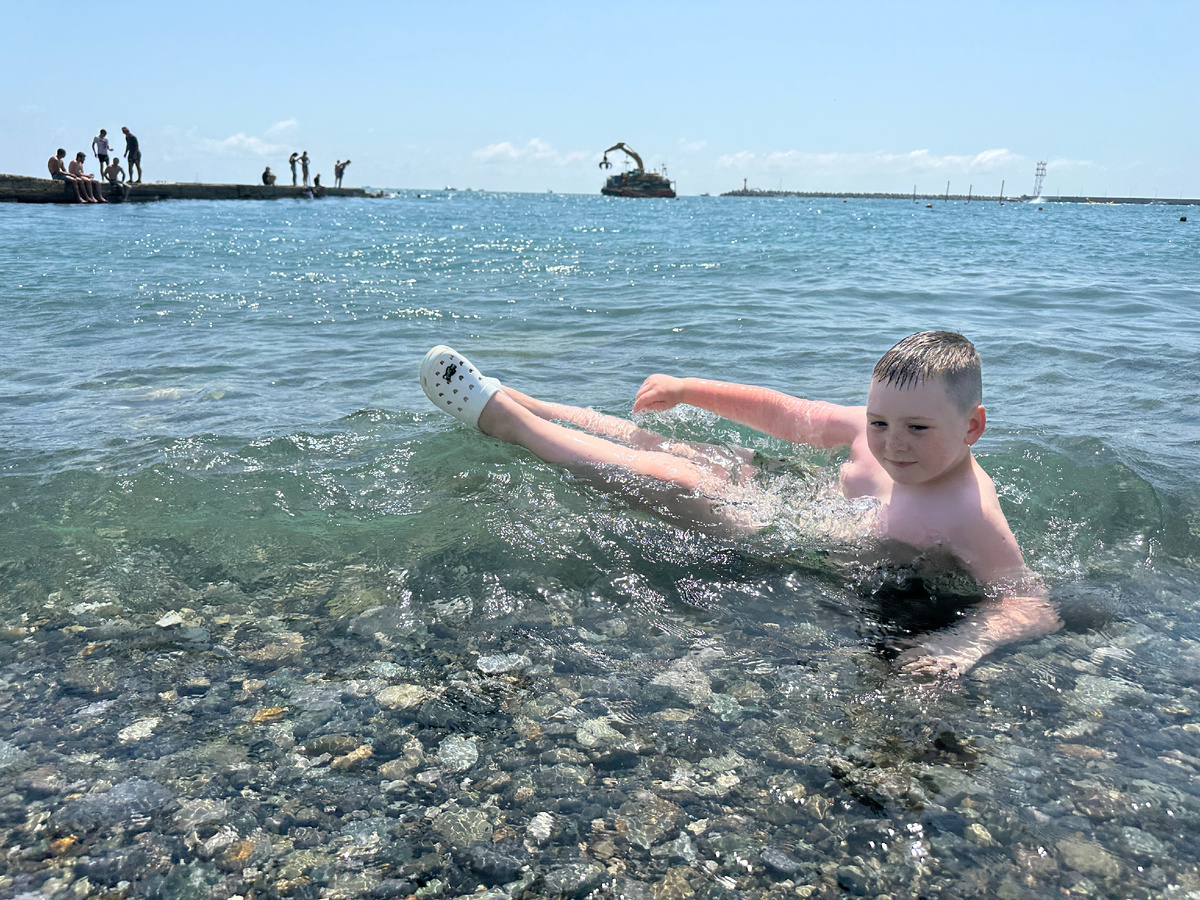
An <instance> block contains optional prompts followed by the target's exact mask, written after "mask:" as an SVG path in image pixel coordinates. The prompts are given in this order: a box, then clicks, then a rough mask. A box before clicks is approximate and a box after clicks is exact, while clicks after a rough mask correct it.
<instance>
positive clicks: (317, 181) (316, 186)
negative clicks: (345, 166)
mask: <svg viewBox="0 0 1200 900" xmlns="http://www.w3.org/2000/svg"><path fill="white" fill-rule="evenodd" d="M320 189H321V173H320V172H318V173H317V174H316V175H314V176H313V190H314V191H318V190H320Z"/></svg>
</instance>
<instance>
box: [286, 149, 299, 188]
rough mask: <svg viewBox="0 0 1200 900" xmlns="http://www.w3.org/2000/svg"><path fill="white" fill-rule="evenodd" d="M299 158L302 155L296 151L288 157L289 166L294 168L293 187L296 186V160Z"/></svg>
mask: <svg viewBox="0 0 1200 900" xmlns="http://www.w3.org/2000/svg"><path fill="white" fill-rule="evenodd" d="M299 158H300V154H299V153H297V152H296V151H295V150H293V151H292V155H291V156H289V157H288V165H289V166H291V167H292V187H295V186H296V160H298V159H299Z"/></svg>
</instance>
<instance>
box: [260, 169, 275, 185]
mask: <svg viewBox="0 0 1200 900" xmlns="http://www.w3.org/2000/svg"><path fill="white" fill-rule="evenodd" d="M262 180H263V184H274V183H275V173H274V172H272V171H271V167H270V166H267V167H266V168H265V169H263V174H262Z"/></svg>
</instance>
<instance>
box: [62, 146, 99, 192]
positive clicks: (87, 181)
mask: <svg viewBox="0 0 1200 900" xmlns="http://www.w3.org/2000/svg"><path fill="white" fill-rule="evenodd" d="M86 159H87V154H86V153H84V152H83V151H82V150H80V151H79V152H78V153H76V154H75V158H74V159H73V160H71V163H70V165H68V166H67V174H69V175H70V176H71V177H72V178H75V179H77V180H78V182H79V189H80V190H81V191H84V190H86V191H89V192H90V196H91V199H92V201H93V202H94V203H107V202H108V201H107V200H105V199H104V194H103V193H101V191H100V182H98V181H97V180H96V179H95V178H93V177H92V176H91V175H89V174H88V173H87V172H85V171H84V170H83V163H84V161H85V160H86Z"/></svg>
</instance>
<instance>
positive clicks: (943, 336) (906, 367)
mask: <svg viewBox="0 0 1200 900" xmlns="http://www.w3.org/2000/svg"><path fill="white" fill-rule="evenodd" d="M871 377H872V378H873V379H874V380H876V381H878V382H880V383H882V384H888V385H895V386H896V387H898V388H905V387H907V386H909V385H913V386H916V385H918V384H921V383H922V382H925V381H928V380H929V379H931V378H940V379H941V380H942V382H943V383H944V384H945V385H946V393H947V394H948V395H949V396H950V400H951V401H952V402H953V403H954V405H955V406H957V407H958V408H959V410H960V411H961V412H964V413H965V412H968V411H970V410H972V409H974V408H975V407H976V406H979V405H980V404H981V403H983V372H982V366H981V365H980V362H979V352H978V351H977V350H976V349H975V345H974V344H972V343H971V342H970V341H968V340H967V339H966V338H965V337H963V336H962V335H961V334H959V333H958V332H955V331H919V332H917V333H916V334H910V335H909V336H908V337H906V338H905V339H904V340H902V341H900V342H899V343H898V344H896V346H894V347H892V349H891V350H889V351H888V352H887V353H885V354H883V356H881V357H880V358H879V362H877V363H876V364H875V371H874V372H872V373H871Z"/></svg>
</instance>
